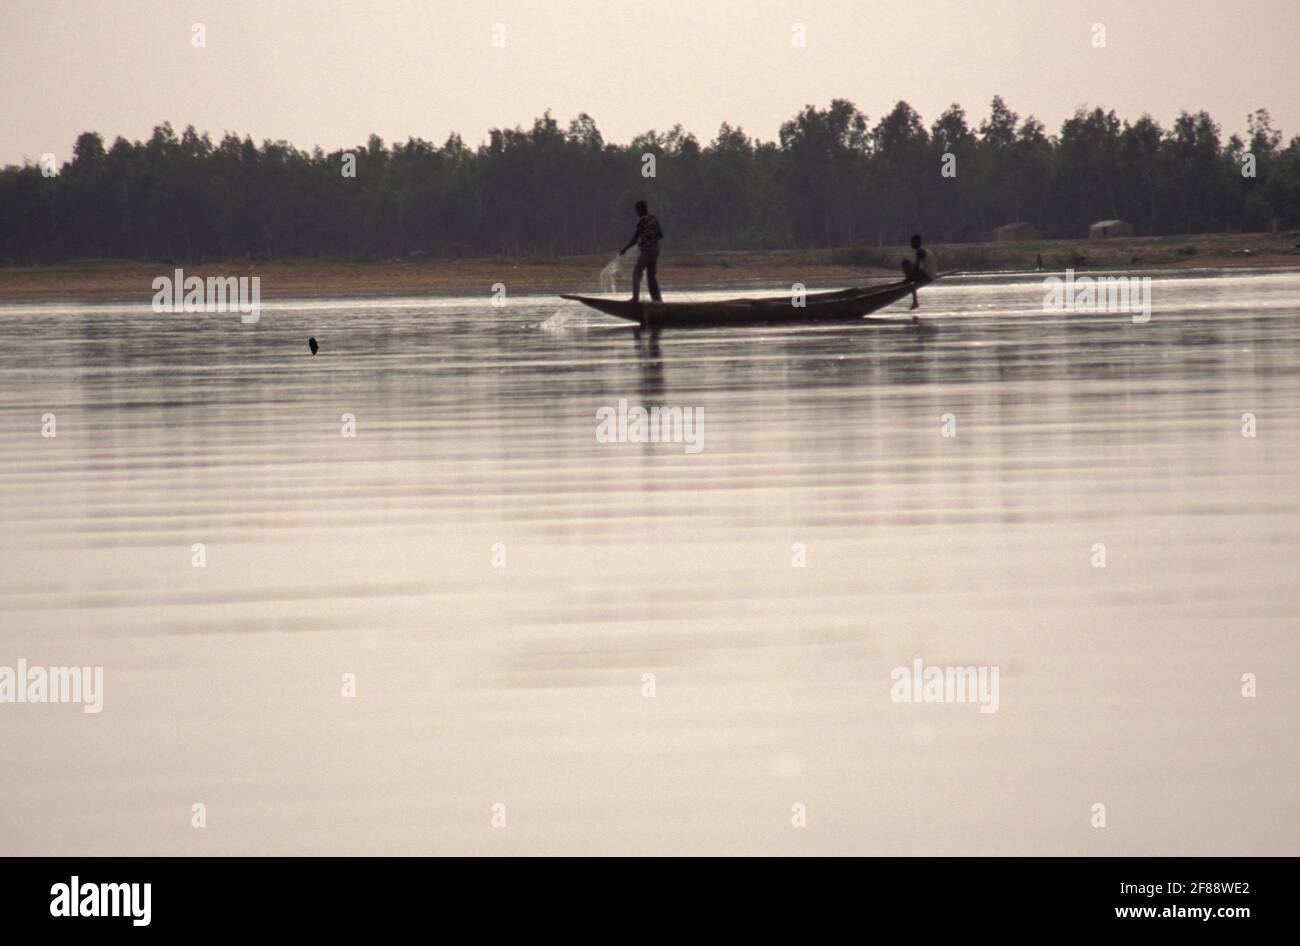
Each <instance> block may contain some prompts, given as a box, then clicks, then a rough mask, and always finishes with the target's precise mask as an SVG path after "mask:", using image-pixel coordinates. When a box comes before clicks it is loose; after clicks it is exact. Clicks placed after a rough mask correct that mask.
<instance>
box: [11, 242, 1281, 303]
mask: <svg viewBox="0 0 1300 946" xmlns="http://www.w3.org/2000/svg"><path fill="white" fill-rule="evenodd" d="M1297 242H1300V237H1297V235H1296V234H1288V233H1281V234H1279V233H1250V234H1242V233H1232V234H1197V235H1188V236H1176V237H1139V238H1132V239H1114V240H1087V239H1080V240H1040V241H1034V242H1023V243H962V244H950V245H945V244H936V245H935V246H934V247H933V249H934V252H935V255H936V256H937V258H938V260H939V265H940V269H942V270H944V271H951V270H960V271H962V272H971V273H978V272H1026V271H1029V272H1033V271H1034V270H1035V269H1036V266H1037V257H1038V256H1039V255H1041V256H1042V258H1043V269H1044V272H1060V271H1062V270H1064V269H1066V268H1067V267H1072V268H1074V269H1076V270H1077V271H1079V272H1087V271H1095V270H1119V271H1126V270H1131V271H1137V270H1141V271H1159V270H1163V269H1168V270H1181V269H1191V268H1203V267H1209V268H1234V269H1236V268H1240V269H1254V268H1267V267H1285V266H1300V249H1297V248H1296V246H1295V244H1296V243H1297ZM909 253H910V250H909V249H908V248H906V247H901V246H900V247H883V248H880V247H874V246H870V247H867V246H860V247H841V248H838V249H815V250H734V251H692V252H683V253H674V252H672V249H671V247H670V246H668V245H665V247H664V252H663V256H662V258H661V260H660V281H661V283H662V284H663V286H664V291H665V293H667V294H671V292H672V291H673V290H674V289H678V290H681V291H688V290H691V291H699V290H705V289H734V290H735V291H736V292H737V293H742V294H743V293H744V292H746V291H748V290H751V289H760V288H770V287H772V286H775V285H788V284H790V283H793V282H802V283H804V284H805V285H806V286H808V287H809V288H822V287H830V286H845V285H852V284H853V283H854V282H857V281H861V280H863V279H867V278H872V279H875V278H881V277H888V276H891V275H893V274H895V273H897V272H898V269H897V266H896V262H897V261H898V260H901V259H903V258H904V257H905V256H907V255H909ZM613 255H614V254H613V252H612V251H611V253H610V255H609V256H608V257H604V256H571V257H557V258H554V259H537V258H525V259H506V258H484V259H440V258H432V257H418V258H410V259H403V260H319V259H268V260H249V259H231V260H223V261H215V262H214V261H197V260H196V261H184V260H176V261H171V260H156V261H136V260H70V261H66V262H61V263H49V264H43V265H39V266H22V267H15V266H9V267H0V301H3V302H46V301H84V300H105V301H107V300H121V301H129V300H132V299H138V300H140V301H142V302H147V301H149V300H150V299H152V298H153V290H152V288H151V287H152V282H153V279H154V277H156V276H171V275H172V274H173V273H174V271H175V270H176V269H178V268H179V269H184V271H185V274H186V275H187V276H191V275H193V276H203V277H207V276H260V277H261V292H262V297H263V298H264V299H275V298H277V297H278V298H321V297H356V296H411V295H416V296H418V295H429V296H450V295H474V294H477V293H482V294H483V295H485V296H487V295H490V294H491V293H492V291H493V288H492V287H493V285H494V284H496V283H502V284H504V285H505V287H506V294H507V298H509V296H511V295H537V294H545V293H556V294H558V293H561V292H592V291H598V290H599V289H600V281H599V273H600V271H601V269H602V268H603V267H604V266H605V265H606V264H607V263H608V262H609V260H610V259H611V258H613ZM634 257H635V253H634V252H629V253H628V255H627V256H625V257H624V258H623V266H622V273H621V275H620V277H619V279H618V282H617V289H618V291H619V292H623V291H625V290H627V289H628V286H629V279H630V274H631V269H632V263H633V261H634Z"/></svg>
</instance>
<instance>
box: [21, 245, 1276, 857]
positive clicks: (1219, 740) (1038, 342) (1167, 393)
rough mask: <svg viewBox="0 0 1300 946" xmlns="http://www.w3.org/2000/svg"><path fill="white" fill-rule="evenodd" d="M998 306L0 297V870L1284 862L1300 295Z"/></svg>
mask: <svg viewBox="0 0 1300 946" xmlns="http://www.w3.org/2000/svg"><path fill="white" fill-rule="evenodd" d="M1043 296H1044V291H1043V288H1042V280H1041V277H1032V278H1030V277H981V278H968V279H959V280H947V281H945V282H943V283H940V284H938V285H936V286H933V287H930V288H927V289H926V290H925V291H924V292H923V294H922V298H923V308H922V310H921V314H922V315H923V316H924V317H925V318H924V320H923V322H922V324H921V325H920V326H916V325H913V324H910V323H909V321H908V320H907V313H906V311H905V307H904V306H903V305H899V306H895V307H894V308H893V309H890V310H888V311H887V312H886V313H883V315H884V316H886V318H884V319H882V320H878V321H875V322H873V323H871V324H855V325H852V326H834V327H811V326H809V327H795V328H791V329H787V330H780V329H765V330H761V331H755V330H713V331H701V332H678V333H671V332H665V333H664V334H663V335H662V336H660V337H659V338H657V339H651V338H649V337H648V336H646V337H641V338H638V337H636V336H635V334H634V332H633V331H632V329H631V328H630V327H628V326H625V325H621V324H616V323H615V322H614V320H612V319H608V318H606V317H604V316H601V315H598V314H596V313H591V312H588V311H587V310H584V309H581V308H579V307H577V306H574V305H570V304H561V303H559V302H558V301H557V300H555V299H541V298H535V299H529V298H518V299H511V300H509V303H508V304H507V305H506V306H504V307H502V308H495V307H493V306H492V305H490V304H489V299H488V297H487V296H486V295H485V296H484V297H483V298H475V299H437V300H433V301H430V300H427V299H405V300H394V299H375V300H324V301H322V300H315V301H283V302H278V303H276V302H265V301H264V302H263V311H262V313H261V318H260V321H258V322H257V323H256V324H251V325H242V324H240V321H239V318H238V316H235V315H223V314H210V315H166V314H154V313H152V312H150V311H149V308H148V305H147V302H145V303H141V304H138V305H123V304H115V305H107V304H104V305H98V304H96V305H54V306H51V305H45V306H39V305H6V306H3V307H0V343H2V344H0V393H2V395H3V396H2V397H0V484H2V485H3V493H4V503H3V511H0V666H5V665H7V666H10V667H15V666H16V665H17V662H18V661H19V660H20V659H21V660H24V661H26V663H27V665H29V666H38V665H39V666H74V667H81V666H87V667H102V668H103V689H102V699H103V708H102V712H99V713H86V712H84V711H83V707H81V706H78V705H67V704H49V703H23V704H15V703H5V704H0V746H3V753H4V762H5V775H4V778H3V781H0V851H2V852H3V853H7V854H8V853H20V854H37V853H43V854H51V853H57V854H63V853H84V854H110V853H129V854H149V853H158V854H234V853H404V854H419V853H427V854H436V853H475V854H483V853H587V852H593V853H652V854H660V853H676V852H685V853H697V852H698V853H735V854H757V853H784V854H799V853H846V854H847V853H862V854H940V853H941V854H1030V853H1049V854H1229V853H1234V854H1264V853H1273V854H1283V853H1285V854H1296V853H1300V813H1297V806H1296V782H1297V776H1300V749H1298V748H1297V745H1298V743H1300V740H1297V733H1296V721H1297V719H1300V696H1298V695H1297V692H1298V691H1297V687H1296V681H1297V679H1298V676H1300V643H1297V640H1298V637H1297V631H1300V582H1298V581H1297V562H1298V561H1300V554H1298V553H1300V489H1298V488H1297V472H1298V471H1300V272H1294V271H1281V272H1279V271H1273V272H1258V273H1220V272H1194V273H1188V274H1180V275H1178V276H1173V277H1171V276H1163V275H1162V276H1158V277H1156V279H1155V280H1154V283H1153V285H1152V298H1153V306H1152V316H1151V319H1150V321H1149V322H1146V323H1134V321H1133V320H1132V318H1131V317H1130V316H1129V315H1127V314H1122V313H1120V314H1116V313H1110V314H1106V313H1079V312H1075V313H1069V314H1066V313H1058V312H1044V311H1043ZM694 297H695V298H707V297H708V294H706V293H697V294H695V296H694ZM309 336H314V337H316V338H317V339H318V340H319V342H320V345H321V350H320V353H319V354H318V355H316V356H315V357H313V356H312V355H311V354H310V352H309V351H308V349H307V339H308V337H309ZM620 401H624V402H625V404H624V408H625V409H628V410H630V409H631V408H634V407H637V406H644V407H647V408H648V407H651V406H663V407H679V408H682V409H683V411H684V412H689V413H686V414H684V416H686V417H690V418H691V419H692V420H693V422H694V427H693V434H694V439H695V442H696V444H697V445H698V446H696V447H692V446H691V445H690V444H686V443H680V442H678V443H673V442H660V443H636V442H617V441H615V442H601V440H600V438H598V436H597V432H598V426H599V424H600V420H598V413H599V412H601V411H602V409H607V413H608V411H613V412H617V410H618V408H619V403H620ZM46 415H53V417H52V418H50V417H47V416H46ZM1244 415H1250V417H1245V416H1244ZM1252 425H1253V430H1252V429H1251V427H1252ZM612 429H614V430H615V431H616V428H612ZM43 431H44V432H45V433H46V434H49V433H53V434H54V436H43V435H42V433H43ZM1243 432H1245V433H1247V434H1249V433H1253V434H1254V435H1253V436H1244V435H1243ZM350 433H354V434H355V435H352V436H349V435H347V434H350ZM605 439H608V438H605ZM1103 556H1104V558H1103ZM1103 561H1104V565H1103V564H1102V562H1103ZM196 563H199V564H201V566H202V567H199V565H198V564H196ZM918 660H919V661H921V666H922V667H923V668H932V667H937V668H940V671H941V672H946V671H945V668H966V667H971V668H977V669H979V670H981V671H987V672H988V673H989V674H992V673H993V672H994V671H996V682H997V687H996V702H995V703H994V702H990V700H989V699H984V700H983V702H982V703H981V702H980V701H978V700H973V699H968V700H966V701H965V702H961V701H957V700H956V699H954V701H951V702H949V701H946V700H945V701H944V702H935V701H930V702H926V701H925V700H924V699H918V700H912V701H907V700H905V699H904V698H903V697H900V690H899V688H900V686H901V685H902V684H900V683H899V682H898V681H899V680H901V679H902V676H903V675H904V673H903V671H902V670H896V668H906V674H905V675H906V676H907V678H908V679H909V681H910V679H911V675H912V672H913V668H915V666H916V663H915V662H916V661H918ZM1247 675H1253V676H1247ZM986 679H991V677H988V678H986ZM1243 679H1244V680H1245V681H1246V682H1243ZM1252 687H1253V690H1252V689H1251V688H1252ZM1250 693H1253V694H1254V695H1250ZM958 695H960V694H958ZM984 695H985V696H986V697H988V696H990V695H991V694H988V693H986V694H984ZM994 709H995V710H996V711H992V710H994ZM196 805H202V806H203V807H202V809H196V808H195V806H196ZM1098 806H1104V809H1103V808H1100V807H1098ZM196 811H197V812H198V814H196ZM1103 817H1104V827H1102V826H1101V820H1102V818H1103ZM196 820H202V821H204V823H205V826H204V827H202V828H198V827H194V822H195V821H196ZM796 825H800V826H796Z"/></svg>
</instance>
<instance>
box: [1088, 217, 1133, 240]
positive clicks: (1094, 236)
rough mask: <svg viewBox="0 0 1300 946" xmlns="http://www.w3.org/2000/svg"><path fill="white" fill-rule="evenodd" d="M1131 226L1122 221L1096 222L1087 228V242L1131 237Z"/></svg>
mask: <svg viewBox="0 0 1300 946" xmlns="http://www.w3.org/2000/svg"><path fill="white" fill-rule="evenodd" d="M1132 235H1133V224H1131V223H1125V222H1124V221H1123V220H1098V221H1097V222H1096V223H1094V224H1093V225H1092V226H1090V227H1089V228H1088V239H1089V240H1110V239H1114V238H1115V237H1131V236H1132Z"/></svg>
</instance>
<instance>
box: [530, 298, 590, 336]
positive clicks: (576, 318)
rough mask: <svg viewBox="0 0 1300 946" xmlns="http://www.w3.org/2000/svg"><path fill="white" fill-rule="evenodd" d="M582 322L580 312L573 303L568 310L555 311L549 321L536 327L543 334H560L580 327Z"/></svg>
mask: <svg viewBox="0 0 1300 946" xmlns="http://www.w3.org/2000/svg"><path fill="white" fill-rule="evenodd" d="M582 321H583V317H582V311H581V309H580V308H579V307H578V306H577V304H576V303H574V304H571V307H570V308H562V309H556V310H555V312H554V314H552V315H551V317H550V318H549V319H546V320H545V321H543V322H541V323H540V324H539V325H538V326H537V327H538V328H539V329H541V330H542V331H543V332H560V331H563V330H564V329H568V328H574V327H576V326H578V325H581V324H582Z"/></svg>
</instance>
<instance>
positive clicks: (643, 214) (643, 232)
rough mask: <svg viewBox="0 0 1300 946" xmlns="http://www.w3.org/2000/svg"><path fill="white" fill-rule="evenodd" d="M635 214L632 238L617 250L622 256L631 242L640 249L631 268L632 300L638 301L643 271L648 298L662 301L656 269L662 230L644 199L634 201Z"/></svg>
mask: <svg viewBox="0 0 1300 946" xmlns="http://www.w3.org/2000/svg"><path fill="white" fill-rule="evenodd" d="M636 215H637V216H638V217H639V218H640V219H639V220H638V221H637V225H636V232H635V233H633V234H632V239H631V240H629V241H628V244H627V246H625V247H623V249H621V250H619V251H618V255H619V256H622V255H623V254H624V253H626V252H627V251H628V250H630V249H632V246H633V244H635V245H636V246H637V247H638V248H639V249H640V254H639V255H638V256H637V258H636V267H635V268H634V269H633V270H632V301H633V302H638V301H640V298H641V274H642V273H645V276H646V279H645V281H646V285H647V286H649V287H650V298H651V299H652V300H653V301H655V302H663V297H662V296H660V295H659V280H658V279H657V278H656V275H657V273H656V271H657V269H658V267H659V241H660V240H662V239H663V238H664V231H663V230H661V229H660V228H659V221H658V220H656V219H655V216H654V214H652V213H650V210H649V208H648V207H646V203H645V201H644V200H638V201H637V202H636Z"/></svg>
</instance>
